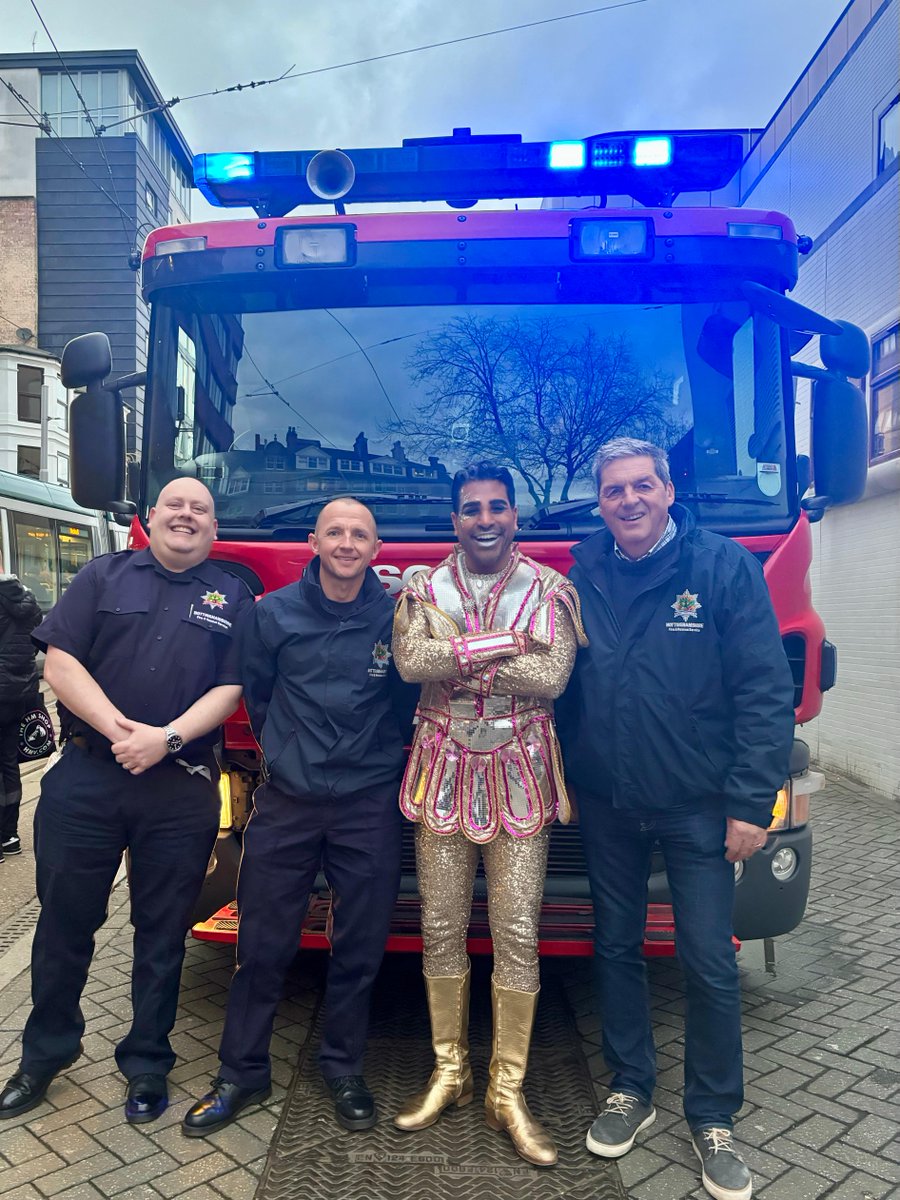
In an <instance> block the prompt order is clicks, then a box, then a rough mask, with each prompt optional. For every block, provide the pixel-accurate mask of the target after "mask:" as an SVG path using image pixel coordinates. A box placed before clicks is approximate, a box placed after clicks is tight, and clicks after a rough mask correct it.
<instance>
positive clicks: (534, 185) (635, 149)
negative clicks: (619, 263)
mask: <svg viewBox="0 0 900 1200" xmlns="http://www.w3.org/2000/svg"><path fill="white" fill-rule="evenodd" d="M743 156H744V144H743V138H742V136H741V134H740V133H732V132H728V131H725V132H722V131H718V130H700V131H690V132H670V131H653V132H644V133H604V134H598V135H596V136H594V137H588V138H584V139H581V140H576V139H572V140H566V141H555V142H523V141H522V139H521V137H519V136H518V135H516V134H511V135H505V134H503V135H496V134H494V135H473V134H472V132H471V130H469V129H454V131H453V136H452V137H442V138H415V139H414V138H410V139H407V140H405V141H404V142H403V144H402V146H394V147H384V148H363V149H358V150H342V151H338V150H331V151H330V150H324V151H322V150H296V151H294V150H289V151H271V152H270V151H254V152H240V153H233V154H225V153H220V154H198V155H196V156H195V158H194V183H195V185H196V187H198V188H199V189H200V191H201V192H202V193H203V195H204V196H205V197H206V198H207V200H209V201H210V203H212V204H215V205H219V206H221V207H223V208H244V207H250V208H254V209H255V210H256V212H257V213H258V214H259V215H260V216H273V217H274V216H283V215H285V214H286V213H288V212H290V211H291V209H293V208H296V207H297V206H298V205H300V204H323V203H334V204H336V205H340V204H342V203H343V202H345V201H346V202H347V203H384V202H389V203H397V202H407V201H422V200H445V201H446V202H447V203H448V204H450V205H452V206H453V207H457V208H466V207H469V206H471V205H472V204H474V203H475V202H476V201H477V200H488V199H491V200H503V199H520V198H521V199H524V198H526V197H544V196H573V197H574V196H597V195H628V196H632V197H634V199H635V200H637V201H638V203H639V204H642V205H646V206H648V207H654V206H664V205H668V204H671V203H672V201H673V200H674V198H675V196H676V195H678V193H679V192H684V191H715V190H716V189H717V188H720V187H724V185H725V184H726V183H728V181H729V180H730V179H731V178H732V176H733V175H734V173H735V171H736V170H737V169H738V167H739V166H740V165H741V162H742V161H743Z"/></svg>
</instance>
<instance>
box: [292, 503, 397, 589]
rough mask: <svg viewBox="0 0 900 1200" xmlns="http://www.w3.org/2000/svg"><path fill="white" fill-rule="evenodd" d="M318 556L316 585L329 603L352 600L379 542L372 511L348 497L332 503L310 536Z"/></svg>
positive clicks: (310, 543)
mask: <svg viewBox="0 0 900 1200" xmlns="http://www.w3.org/2000/svg"><path fill="white" fill-rule="evenodd" d="M309 545H310V548H311V549H312V552H313V554H318V556H319V582H320V584H321V587H322V591H323V592H324V593H325V595H326V596H327V597H328V599H329V600H336V601H339V602H347V601H350V600H355V599H356V597H357V595H358V594H359V590H360V588H361V587H362V585H363V580H364V579H365V575H366V571H367V570H368V568H369V565H370V563H371V562H372V561H373V559H374V558H375V556H376V555H377V554H378V551H379V550H380V549H381V542H380V541H379V540H378V530H377V529H376V528H375V518H374V517H373V516H372V513H371V511H370V510H369V509H368V508H366V506H365V505H364V504H360V502H359V501H358V500H352V499H350V498H348V497H344V498H343V499H338V500H331V501H329V503H328V504H326V505H325V507H324V508H323V509H322V511H321V512H320V513H319V519H318V521H316V531H315V533H311V534H310V535H309Z"/></svg>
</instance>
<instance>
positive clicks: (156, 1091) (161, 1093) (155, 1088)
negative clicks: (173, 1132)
mask: <svg viewBox="0 0 900 1200" xmlns="http://www.w3.org/2000/svg"><path fill="white" fill-rule="evenodd" d="M168 1107H169V1088H168V1085H167V1084H166V1077H165V1075H135V1077H134V1079H129V1080H128V1092H127V1093H126V1096H125V1120H126V1121H128V1122H129V1124H131V1125H144V1124H145V1123H146V1122H147V1121H155V1120H156V1118H157V1117H161V1116H162V1115H163V1113H164V1112H165V1111H166V1109H167V1108H168Z"/></svg>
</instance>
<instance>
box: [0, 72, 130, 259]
mask: <svg viewBox="0 0 900 1200" xmlns="http://www.w3.org/2000/svg"><path fill="white" fill-rule="evenodd" d="M0 84H2V85H3V86H4V87H5V88H6V89H7V91H9V93H10V94H11V95H12V96H13V97H14V98H15V99H16V100H17V101H18V102H19V105H20V106H21V107H22V109H24V111H25V113H26V114H27V115H28V116H29V117H30V118H31V125H32V127H33V128H35V129H39V130H40V131H41V133H43V134H45V135H46V136H47V137H49V138H51V139H52V140H54V141H55V142H56V143H57V144H58V146H59V148H60V150H62V152H63V153H64V154H65V155H66V157H67V158H68V159H69V161H70V162H71V163H72V164H73V165H74V166H76V167H77V168H78V170H79V171H80V172H81V173H82V175H84V177H85V179H86V180H87V181H88V183H90V185H91V186H92V187H94V188H96V190H97V191H98V192H101V193H102V194H103V195H104V196H105V197H106V199H107V200H108V201H109V202H110V204H112V205H114V206H115V207H116V208H117V209H118V211H119V213H120V215H121V217H122V220H123V221H130V222H131V224H132V225H133V226H134V227H135V229H136V230H137V229H139V228H140V227H139V226H138V222H137V221H136V220H135V218H134V217H133V216H132V215H131V213H130V212H128V210H127V209H124V208H123V207H122V205H121V204H119V202H118V201H117V200H115V199H114V198H113V197H112V196H111V195H110V194H109V192H108V191H107V190H106V188H105V187H103V185H102V184H100V183H98V182H97V180H96V179H95V178H94V177H93V175H91V174H90V172H89V171H88V169H87V167H86V166H85V165H84V163H83V162H79V160H78V159H77V158H76V157H75V155H74V154H73V153H72V151H71V150H70V149H69V147H68V146H67V145H66V143H65V141H64V140H63V139H62V138H61V137H60V136H59V134H58V133H57V132H56V131H55V130H54V128H53V126H52V125H51V124H50V123H49V121H47V120H45V119H44V116H43V114H42V113H39V112H38V111H37V109H35V108H34V107H32V105H31V104H29V102H28V100H26V98H25V97H24V96H23V95H22V93H21V92H19V91H18V90H17V89H16V88H15V87H14V86H13V84H11V83H10V82H9V80H8V79H4V78H3V76H2V75H0ZM130 246H131V239H130V236H129V247H130Z"/></svg>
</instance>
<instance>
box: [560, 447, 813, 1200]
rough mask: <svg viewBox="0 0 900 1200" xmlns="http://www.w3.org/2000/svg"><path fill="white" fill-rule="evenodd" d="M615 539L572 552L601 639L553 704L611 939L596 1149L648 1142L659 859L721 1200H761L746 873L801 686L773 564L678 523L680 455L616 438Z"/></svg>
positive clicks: (604, 983) (687, 1105)
mask: <svg viewBox="0 0 900 1200" xmlns="http://www.w3.org/2000/svg"><path fill="white" fill-rule="evenodd" d="M594 478H595V480H596V483H597V490H598V494H599V506H600V513H601V516H602V517H603V519H604V522H605V524H606V529H605V530H603V531H601V532H599V533H597V534H595V535H593V536H592V537H590V538H588V539H587V540H586V541H584V542H583V543H581V545H579V546H576V547H575V549H574V550H573V556H574V558H575V566H574V567H573V569H572V572H571V575H570V578H571V579H572V581H573V583H574V584H575V586H576V587H577V589H578V594H579V596H580V597H581V604H582V612H583V616H584V625H585V631H586V633H587V636H588V639H589V645H588V647H587V648H586V649H583V650H581V651H580V653H579V655H578V658H577V660H576V665H575V670H574V673H573V675H572V678H571V682H570V684H569V687H568V689H567V691H566V693H565V695H564V697H563V698H562V700H561V701H559V702H558V704H557V727H558V731H559V736H560V740H561V742H562V745H563V755H564V761H565V766H566V775H567V778H568V780H569V781H570V782H571V783H572V784H573V785H574V788H575V792H576V795H577V798H578V807H579V820H580V824H581V831H582V838H583V842H584V852H585V858H586V860H587V865H588V872H589V876H590V884H591V893H592V897H593V903H594V914H595V922H596V933H595V953H596V958H595V961H596V972H597V981H598V996H599V1003H600V1011H601V1017H602V1025H603V1044H604V1055H605V1058H606V1062H607V1065H608V1066H609V1068H610V1069H611V1071H612V1072H613V1079H612V1083H611V1085H610V1086H611V1094H610V1096H609V1097H608V1098H607V1101H606V1104H605V1106H604V1108H603V1109H602V1110H601V1112H600V1115H599V1116H598V1117H597V1120H596V1121H595V1122H594V1124H593V1125H592V1127H591V1130H590V1132H589V1133H588V1135H587V1146H588V1149H589V1150H591V1151H592V1152H593V1153H595V1154H598V1155H600V1156H601V1157H604V1158H618V1157H620V1156H621V1155H623V1154H625V1153H626V1152H627V1151H628V1150H630V1149H631V1147H632V1145H633V1144H634V1140H635V1137H636V1135H637V1134H638V1133H639V1132H640V1131H641V1130H642V1129H644V1128H646V1127H647V1126H649V1125H650V1124H652V1122H653V1121H654V1119H655V1116H656V1113H655V1110H654V1108H653V1088H654V1084H655V1078H656V1067H655V1053H654V1046H653V1034H652V1029H651V1024H650V1012H649V1002H648V995H647V982H646V972H645V967H644V962H643V958H642V954H641V944H642V941H643V932H644V924H645V920H646V906H647V880H648V876H649V872H650V855H651V851H652V849H653V845H654V843H655V842H658V843H659V845H660V847H661V849H662V853H663V856H664V858H665V863H666V870H667V874H668V879H669V885H670V889H671V893H672V904H673V909H674V915H675V926H676V941H677V946H678V955H679V958H680V960H681V963H682V966H683V968H684V972H685V977H686V986H687V1005H686V1015H685V1055H684V1058H685V1089H684V1111H685V1116H686V1118H687V1121H688V1124H689V1126H690V1129H691V1135H692V1140H693V1144H694V1148H695V1151H696V1153H697V1156H698V1158H699V1159H700V1161H701V1163H702V1166H703V1186H704V1187H705V1188H706V1190H707V1192H708V1193H709V1194H710V1195H712V1196H714V1197H716V1198H717V1200H749V1197H750V1195H751V1192H752V1180H751V1177H750V1172H749V1171H748V1169H747V1167H746V1166H745V1164H744V1163H743V1161H742V1159H741V1158H740V1156H739V1155H738V1153H737V1151H736V1150H735V1147H734V1143H733V1140H732V1123H733V1117H734V1114H735V1113H736V1112H737V1110H738V1109H739V1108H740V1107H741V1104H742V1102H743V1070H742V1060H741V1004H740V988H739V981H738V973H737V964H736V961H735V954H734V949H733V943H732V926H731V914H732V907H733V901H734V863H737V862H742V861H744V860H745V859H747V858H749V857H750V856H751V855H752V854H754V853H755V852H756V851H757V850H759V849H761V848H762V846H763V845H765V841H766V828H767V826H768V825H769V823H770V821H771V819H772V807H773V804H774V801H775V796H776V793H777V791H778V789H779V788H780V787H781V786H782V785H783V782H784V779H785V777H786V775H787V770H788V761H789V757H790V750H791V743H792V740H793V730H794V713H793V683H792V679H791V672H790V668H789V666H788V662H787V658H786V656H785V654H784V650H783V647H782V642H781V636H780V634H779V630H778V624H777V621H776V618H775V614H774V611H773V609H772V603H771V600H770V598H769V593H768V589H767V588H766V584H765V580H764V578H763V573H762V569H761V568H760V566H759V563H758V562H757V561H756V560H755V559H754V558H753V556H752V555H751V554H750V553H748V552H747V551H746V550H745V549H744V548H743V547H741V546H739V545H737V544H736V543H735V542H732V541H731V540H730V539H729V538H725V537H721V536H719V535H718V534H714V533H709V532H708V531H706V530H703V529H699V528H698V527H697V525H696V523H695V521H694V518H693V516H692V514H691V513H689V512H688V511H687V510H686V509H685V508H682V507H681V506H680V505H678V504H674V498H675V493H674V488H673V486H672V482H671V478H670V475H669V468H668V462H667V459H666V455H665V452H664V451H662V450H660V449H659V448H658V447H656V446H653V445H650V444H649V443H646V442H640V441H635V440H633V439H631V438H619V439H616V440H615V441H613V442H608V443H607V444H606V445H604V446H602V447H601V449H600V450H599V452H598V454H597V457H596V460H595V463H594Z"/></svg>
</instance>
